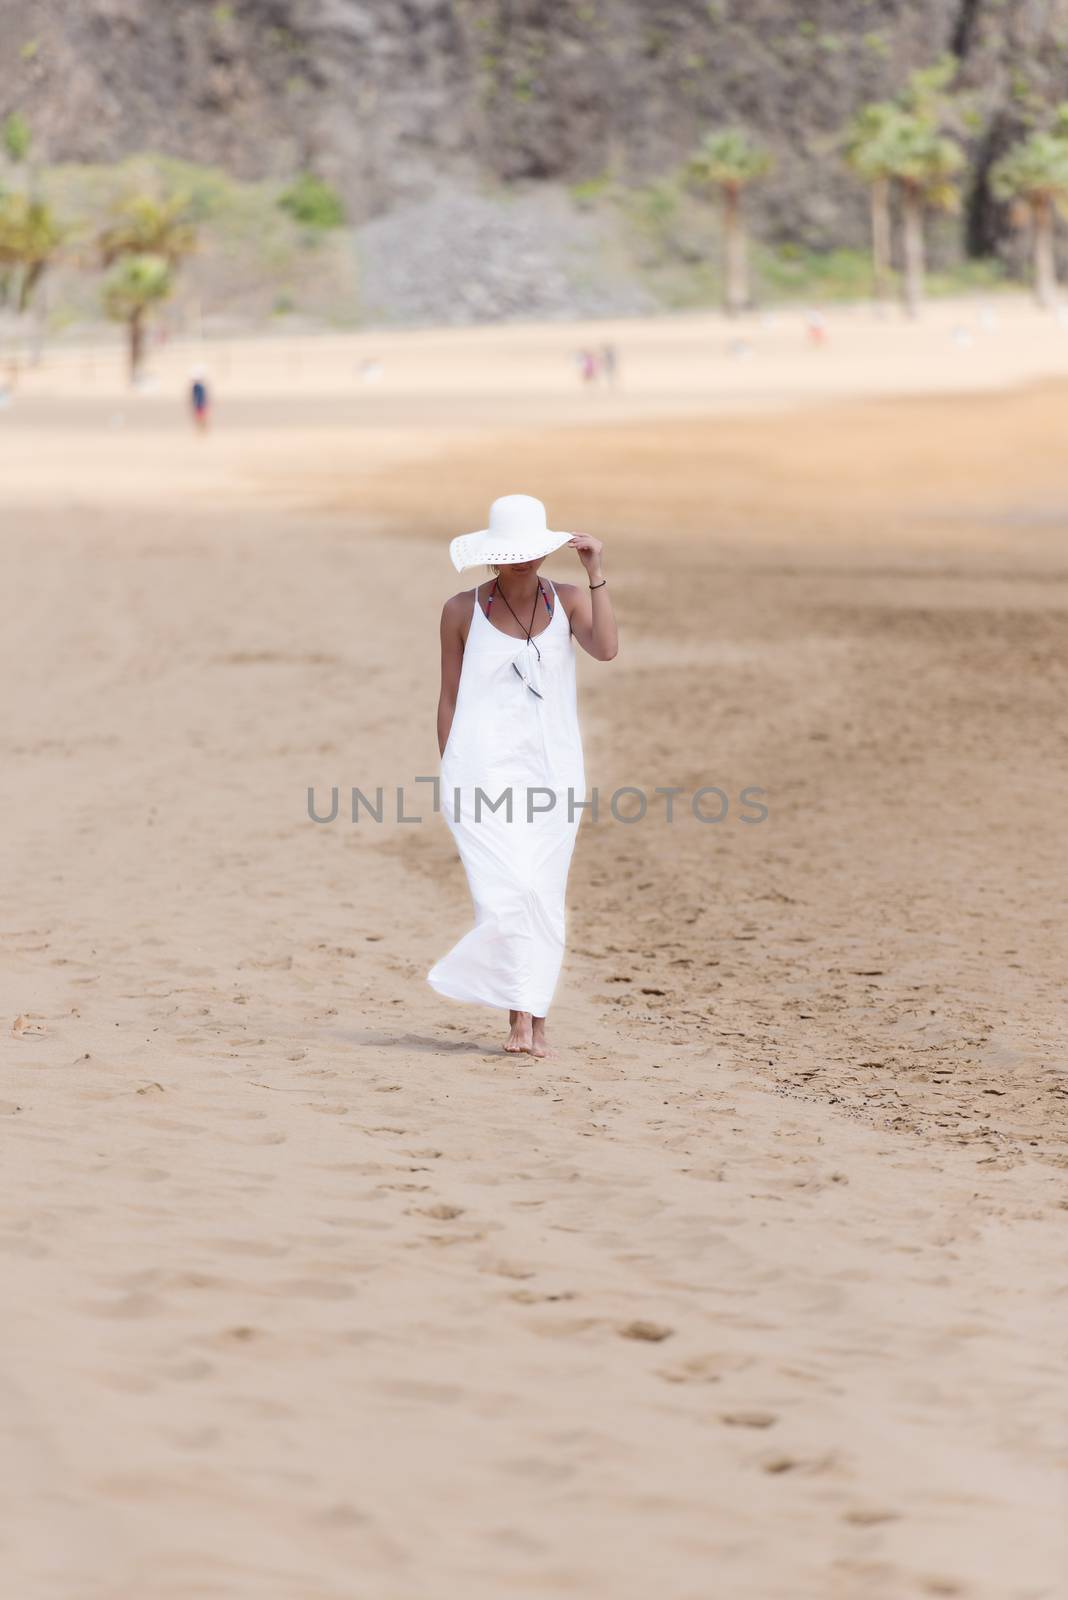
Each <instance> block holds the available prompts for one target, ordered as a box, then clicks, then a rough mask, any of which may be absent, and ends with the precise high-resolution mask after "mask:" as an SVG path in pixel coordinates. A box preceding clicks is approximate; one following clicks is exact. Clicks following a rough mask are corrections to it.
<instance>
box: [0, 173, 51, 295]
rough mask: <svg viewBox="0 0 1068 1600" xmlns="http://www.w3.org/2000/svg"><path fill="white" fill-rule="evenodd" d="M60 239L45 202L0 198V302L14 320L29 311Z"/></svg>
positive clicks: (14, 196) (23, 197) (12, 196)
mask: <svg viewBox="0 0 1068 1600" xmlns="http://www.w3.org/2000/svg"><path fill="white" fill-rule="evenodd" d="M64 237H65V230H64V229H63V227H62V226H61V224H60V223H59V221H58V220H57V218H56V216H55V214H54V212H53V211H52V208H51V207H50V206H49V205H48V203H47V202H46V201H44V200H35V199H31V198H30V197H29V196H28V195H25V194H0V302H4V301H6V302H7V303H9V304H10V305H12V306H13V308H14V310H15V313H16V315H17V316H20V317H21V316H24V315H25V314H26V312H27V311H28V310H29V309H30V303H31V301H32V299H33V294H34V290H35V289H36V288H37V286H38V284H39V283H40V281H41V278H42V277H43V276H44V273H45V271H46V270H47V268H48V265H49V263H50V262H51V261H52V260H53V259H54V257H55V255H56V253H57V252H58V250H59V247H60V245H61V244H62V243H63V240H64Z"/></svg>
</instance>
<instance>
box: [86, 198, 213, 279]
mask: <svg viewBox="0 0 1068 1600" xmlns="http://www.w3.org/2000/svg"><path fill="white" fill-rule="evenodd" d="M196 244H197V235H196V228H195V227H194V226H193V224H192V222H191V221H190V201H189V197H188V196H187V195H184V194H176V195H171V196H170V197H169V198H168V199H165V200H157V199H156V198H155V196H153V195H149V194H135V195H130V196H129V197H128V198H127V199H125V200H123V201H122V202H121V203H120V204H119V205H118V207H117V208H116V209H115V211H114V213H113V215H112V217H111V218H110V220H109V221H108V223H107V224H106V225H105V227H104V228H103V229H102V230H101V233H100V235H99V238H98V240H97V247H98V249H99V253H100V259H101V262H102V263H103V265H104V266H105V267H109V266H111V265H112V264H113V263H114V262H116V261H118V260H119V258H120V257H121V256H131V255H133V256H136V255H152V256H160V257H162V258H163V260H165V261H166V262H168V263H169V264H170V265H171V266H174V265H176V264H177V263H178V262H179V261H181V260H182V258H183V257H184V256H188V255H192V253H193V251H194V250H195V249H196Z"/></svg>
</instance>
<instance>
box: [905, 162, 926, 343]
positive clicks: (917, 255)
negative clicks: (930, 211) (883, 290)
mask: <svg viewBox="0 0 1068 1600" xmlns="http://www.w3.org/2000/svg"><path fill="white" fill-rule="evenodd" d="M902 198H903V203H904V224H905V310H906V311H907V312H908V314H909V316H910V317H915V316H918V315H919V310H920V304H921V302H922V300H923V279H924V271H925V266H924V254H923V199H922V197H921V194H920V190H919V188H918V186H917V185H916V184H914V183H906V184H905V186H904V194H903V196H902Z"/></svg>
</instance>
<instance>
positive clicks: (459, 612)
mask: <svg viewBox="0 0 1068 1600" xmlns="http://www.w3.org/2000/svg"><path fill="white" fill-rule="evenodd" d="M477 592H478V591H477V590H471V589H463V590H461V592H460V593H459V594H452V595H450V596H449V598H448V599H447V600H446V602H445V604H444V605H443V606H442V608H441V615H442V619H443V620H445V619H446V618H447V619H448V621H449V622H467V621H468V620H469V619H470V616H471V613H472V611H473V610H474V609H475V607H474V599H473V596H474V594H477Z"/></svg>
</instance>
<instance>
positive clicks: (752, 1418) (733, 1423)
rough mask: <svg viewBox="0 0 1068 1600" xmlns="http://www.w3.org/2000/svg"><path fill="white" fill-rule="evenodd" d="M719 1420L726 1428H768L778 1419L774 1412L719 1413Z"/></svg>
mask: <svg viewBox="0 0 1068 1600" xmlns="http://www.w3.org/2000/svg"><path fill="white" fill-rule="evenodd" d="M719 1420H720V1421H721V1422H725V1423H726V1424H727V1427H728V1428H770V1427H773V1426H774V1424H775V1423H776V1422H778V1420H779V1419H778V1417H777V1416H776V1415H775V1412H774V1411H721V1412H720V1418H719Z"/></svg>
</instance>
